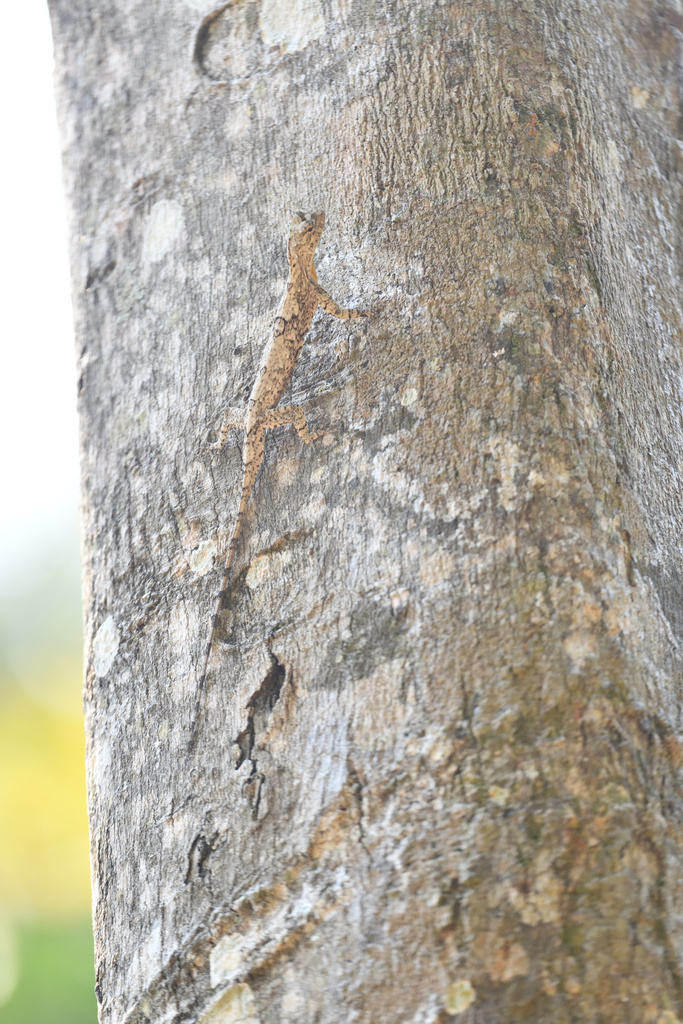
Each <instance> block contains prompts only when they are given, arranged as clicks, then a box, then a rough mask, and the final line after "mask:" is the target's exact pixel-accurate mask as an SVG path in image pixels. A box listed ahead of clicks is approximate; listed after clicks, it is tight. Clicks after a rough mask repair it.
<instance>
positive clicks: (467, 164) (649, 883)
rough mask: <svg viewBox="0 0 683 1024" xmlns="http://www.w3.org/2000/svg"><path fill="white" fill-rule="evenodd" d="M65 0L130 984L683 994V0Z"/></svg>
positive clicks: (92, 489) (88, 476)
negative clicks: (242, 512)
mask: <svg viewBox="0 0 683 1024" xmlns="http://www.w3.org/2000/svg"><path fill="white" fill-rule="evenodd" d="M51 7H52V17H53V24H54V33H55V40H56V53H57V68H58V71H57V78H58V91H59V95H60V103H61V115H62V124H63V137H64V140H65V145H66V150H67V153H66V179H67V190H68V193H69V196H70V202H71V209H72V226H73V238H74V243H73V283H74V294H75V304H76V317H77V327H78V345H79V353H78V354H79V360H80V409H81V422H82V444H83V487H84V492H83V493H84V499H83V500H84V513H83V537H84V558H85V617H86V637H87V669H86V682H85V692H86V720H87V734H88V777H89V808H90V821H91V830H92V865H93V886H94V901H95V904H94V906H95V909H94V915H95V935H96V951H97V952H96V958H97V978H98V981H97V992H98V997H99V1000H100V1014H101V1017H100V1019H101V1021H103V1022H106V1024H109V1022H112V1024H119V1022H122V1021H125V1022H126V1024H144V1022H153V1024H159V1022H181V1021H182V1022H193V1021H201V1022H205V1024H209V1022H211V1024H230V1022H247V1021H248V1022H251V1024H255V1022H260V1024H287V1022H291V1024H295V1022H296V1024H341V1022H347V1021H348V1022H350V1021H355V1022H359V1024H396V1022H411V1024H413V1022H414V1024H445V1022H447V1021H450V1020H453V1019H457V1020H458V1021H462V1022H465V1024H467V1022H476V1024H502V1022H506V1024H507V1022H513V1021H518V1022H522V1021H523V1022H525V1024H530V1022H539V1024H540V1022H548V1021H553V1024H563V1022H570V1021H571V1022H588V1021H590V1022H597V1021H600V1022H616V1021H620V1022H621V1021H624V1022H634V1024H636V1022H638V1024H641V1022H659V1024H674V1022H675V1021H676V1019H677V1017H681V1018H682V1019H683V987H682V981H683V973H682V972H683V911H682V909H681V908H682V907H683V846H682V842H681V841H682V838H683V835H682V831H683V792H682V790H681V765H682V763H683V739H682V736H681V728H682V726H681V710H682V708H681V683H682V682H683V672H682V670H681V669H682V664H681V662H682V650H681V645H682V644H683V610H682V609H683V604H682V601H683V551H682V546H683V545H682V538H683V486H682V480H683V454H682V453H683V419H682V417H681V398H682V397H683V387H682V381H683V365H682V364H683V359H682V352H681V340H682V335H681V305H680V296H681V293H680V283H681V248H680V240H679V236H678V234H677V232H678V231H680V219H679V218H680V203H681V171H682V167H683V160H682V156H681V154H682V148H681V143H680V142H679V141H677V137H676V136H677V134H680V133H681V121H680V119H679V117H680V108H679V101H678V97H677V88H678V89H680V88H681V64H680V44H681V38H682V37H681V30H682V29H683V16H682V15H681V13H680V10H679V8H680V3H679V0H669V5H668V6H667V3H666V2H665V0H661V2H658V3H652V2H651V0H647V2H646V0H640V2H639V0H611V2H610V0H607V2H605V3H603V4H595V3H591V2H589V0H574V2H572V3H570V2H569V0H534V2H533V3H532V2H527V0H521V2H520V0H514V2H513V0H455V2H450V0H449V2H441V0H410V2H403V0H401V2H399V0H354V2H351V0H233V2H230V3H227V4H222V5H221V6H220V7H219V8H216V9H213V10H212V9H211V4H210V2H208V3H203V2H202V0H173V2H166V3H161V2H160V0H155V2H150V0H116V2H114V0H108V2H103V0H51ZM297 210H303V211H306V212H315V211H318V210H324V211H325V214H326V217H327V226H326V228H325V231H324V233H323V236H322V242H321V245H320V248H319V250H318V258H317V272H318V279H319V281H320V282H321V284H322V285H323V286H324V287H325V288H326V289H327V290H328V291H329V292H330V294H331V295H332V296H333V298H334V299H336V300H337V302H339V303H340V304H343V305H348V306H359V307H361V308H362V307H368V306H377V307H379V309H380V312H379V313H378V315H377V316H376V317H374V318H373V319H371V320H365V321H355V322H353V323H349V324H345V323H340V322H339V321H338V320H332V319H330V318H329V317H327V316H325V315H324V314H323V313H322V312H320V311H319V313H318V314H317V316H316V319H315V321H314V324H313V328H312V329H311V331H310V334H309V336H308V345H307V347H306V349H305V350H304V354H303V355H302V358H301V360H300V363H299V366H298V368H297V370H296V373H295V376H294V379H293V383H292V386H291V389H290V392H289V393H288V395H287V396H285V399H284V400H283V401H284V402H285V403H287V402H297V401H300V402H302V403H303V405H304V408H305V410H306V415H307V418H308V421H309V424H310V426H311V429H312V430H316V431H321V432H322V433H323V435H324V436H322V438H321V439H319V440H318V441H317V442H316V443H315V444H313V445H311V446H309V447H306V446H304V445H303V444H302V442H301V440H300V439H299V437H298V436H297V435H296V433H295V432H294V431H293V430H292V429H291V428H290V427H287V428H279V429H277V430H274V431H269V432H268V435H267V443H266V457H265V461H264V464H263V465H262V467H261V471H260V474H259V478H258V480H257V484H256V488H255V492H254V495H253V497H252V501H251V505H250V507H249V513H248V517H247V521H246V526H245V530H244V533H243V535H242V540H241V542H240V548H239V551H238V558H237V565H236V572H235V575H234V579H233V581H232V584H231V586H230V589H229V592H228V596H227V600H226V602H225V610H224V612H223V614H222V617H221V622H220V629H219V640H218V643H217V644H216V649H215V651H214V657H213V660H212V663H211V671H210V674H209V679H208V686H207V690H206V693H205V695H204V705H203V707H204V710H203V714H202V717H201V720H200V725H199V731H198V742H197V746H196V748H195V750H194V751H193V752H192V753H189V752H188V740H189V733H190V728H191V718H192V712H193V708H194V701H195V695H196V687H197V682H198V676H199V674H200V670H201V661H202V654H203V652H204V649H205V645H206V640H207V635H208V631H209V628H210V625H211V616H212V614H213V608H214V604H215V600H216V594H217V589H218V586H219V580H220V567H221V564H222V561H223V559H224V557H225V554H226V550H227V545H228V541H229V537H230V532H231V529H232V523H233V517H234V513H235V510H236V507H237V501H238V496H239V488H240V482H241V473H242V465H241V453H240V444H239V441H240V435H239V434H237V433H232V434H231V435H230V438H229V444H228V446H227V448H226V449H225V450H224V451H223V452H222V453H221V454H220V455H216V454H215V453H206V452H205V451H204V450H203V449H204V448H205V446H206V445H207V443H208V442H210V441H211V440H212V439H213V438H214V436H215V435H214V434H213V431H214V430H215V429H216V427H217V426H218V425H219V424H220V421H221V417H222V414H223V411H224V409H225V408H226V406H240V405H241V406H244V405H245V404H246V400H247V397H248V394H249V390H250V388H251V385H252V383H253V380H254V375H255V373H256V369H257V367H258V363H259V359H260V356H261V352H262V350H263V347H264V345H265V342H266V341H267V339H268V337H269V336H270V332H271V330H272V323H273V319H274V315H275V313H276V310H277V305H278V301H279V297H280V295H281V293H282V291H283V287H284V282H285V279H286V273H287V261H286V240H287V235H288V229H289V222H290V220H291V217H292V214H293V213H294V212H295V211H297ZM358 324H360V326H358Z"/></svg>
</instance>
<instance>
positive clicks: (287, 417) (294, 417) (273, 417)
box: [261, 405, 320, 444]
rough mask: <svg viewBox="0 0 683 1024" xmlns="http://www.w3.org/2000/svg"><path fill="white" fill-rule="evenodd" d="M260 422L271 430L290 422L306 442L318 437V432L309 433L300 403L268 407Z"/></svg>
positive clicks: (308, 442)
mask: <svg viewBox="0 0 683 1024" xmlns="http://www.w3.org/2000/svg"><path fill="white" fill-rule="evenodd" d="M261 422H262V424H263V426H264V427H265V428H266V429H267V430H272V429H273V427H286V426H288V425H289V424H290V423H291V425H292V426H293V427H294V429H295V430H296V432H297V434H298V435H299V437H300V438H301V440H302V441H304V442H305V443H306V444H310V443H311V441H315V439H316V438H317V437H320V434H311V432H310V431H309V429H308V424H307V423H306V417H305V415H304V410H303V408H302V407H301V406H300V405H282V406H280V407H279V408H276V409H269V410H268V412H266V413H264V416H263V419H262V420H261Z"/></svg>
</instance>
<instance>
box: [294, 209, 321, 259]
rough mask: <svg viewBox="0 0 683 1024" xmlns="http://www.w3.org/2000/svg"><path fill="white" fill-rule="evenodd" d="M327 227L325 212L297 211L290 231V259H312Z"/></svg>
mask: <svg viewBox="0 0 683 1024" xmlns="http://www.w3.org/2000/svg"><path fill="white" fill-rule="evenodd" d="M324 227H325V214H324V213H297V215H296V217H295V218H294V220H293V221H292V227H291V229H290V232H289V261H290V263H291V262H292V261H293V260H296V259H303V260H312V259H313V253H314V252H315V250H316V247H317V245H318V242H319V241H320V236H321V235H322V233H323V228H324Z"/></svg>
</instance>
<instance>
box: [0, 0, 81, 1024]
mask: <svg viewBox="0 0 683 1024" xmlns="http://www.w3.org/2000/svg"><path fill="white" fill-rule="evenodd" d="M2 13H3V22H2V32H0V114H1V116H2V126H3V157H4V159H3V160H2V161H0V309H2V334H1V336H0V348H1V350H2V351H1V353H0V1024H96V1021H97V1010H96V1003H95V996H94V992H93V988H94V977H93V949H92V931H91V924H90V871H89V866H88V829H87V820H86V810H85V783H84V767H83V763H84V738H83V717H82V711H81V611H80V597H79V589H80V588H79V552H78V528H77V515H78V514H77V509H78V440H77V428H76V371H75V357H74V342H73V332H72V316H71V303H70V295H69V292H70V282H69V271H68V264H67V243H66V236H67V231H66V223H65V216H64V198H63V188H62V180H61V165H60V163H61V162H60V147H59V141H58V136H57V124H56V116H55V102H54V92H53V84H52V40H51V35H50V24H49V18H48V11H47V5H46V0H21V3H16V4H5V5H4V6H3V12H2ZM18 40H23V41H24V42H26V41H29V43H30V46H29V49H30V62H29V63H30V68H28V66H27V64H26V53H27V50H26V46H24V45H17V41H18Z"/></svg>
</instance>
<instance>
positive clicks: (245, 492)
mask: <svg viewBox="0 0 683 1024" xmlns="http://www.w3.org/2000/svg"><path fill="white" fill-rule="evenodd" d="M246 485H247V481H246V480H245V485H244V486H243V488H242V497H241V499H240V507H239V510H238V512H237V519H236V520H235V526H234V529H233V531H232V537H231V538H230V547H229V548H228V557H227V558H226V560H225V568H224V570H223V579H222V580H221V589H220V591H219V592H218V599H217V601H216V610H215V612H214V614H213V619H212V620H211V632H210V633H209V642H208V644H207V645H206V653H205V654H204V664H203V666H202V674H201V676H200V677H199V683H198V685H197V697H196V699H195V703H194V714H193V716H192V729H191V731H190V743H189V746H188V750H189V752H190V753H192V751H193V750H194V745H195V743H196V740H197V725H198V723H199V712H200V710H201V703H202V695H203V693H204V690H205V689H206V677H207V676H208V674H209V661H210V659H211V652H212V651H213V642H214V640H215V639H216V630H217V629H218V623H219V621H220V617H221V610H222V608H223V601H224V600H225V595H226V593H227V590H228V587H229V585H230V579H231V577H232V567H233V565H234V562H235V555H236V554H237V545H238V543H239V539H240V533H241V532H242V524H243V522H244V519H245V516H246V514H247V505H248V504H249V497H250V495H251V484H250V485H249V486H248V487H247V486H246Z"/></svg>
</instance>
